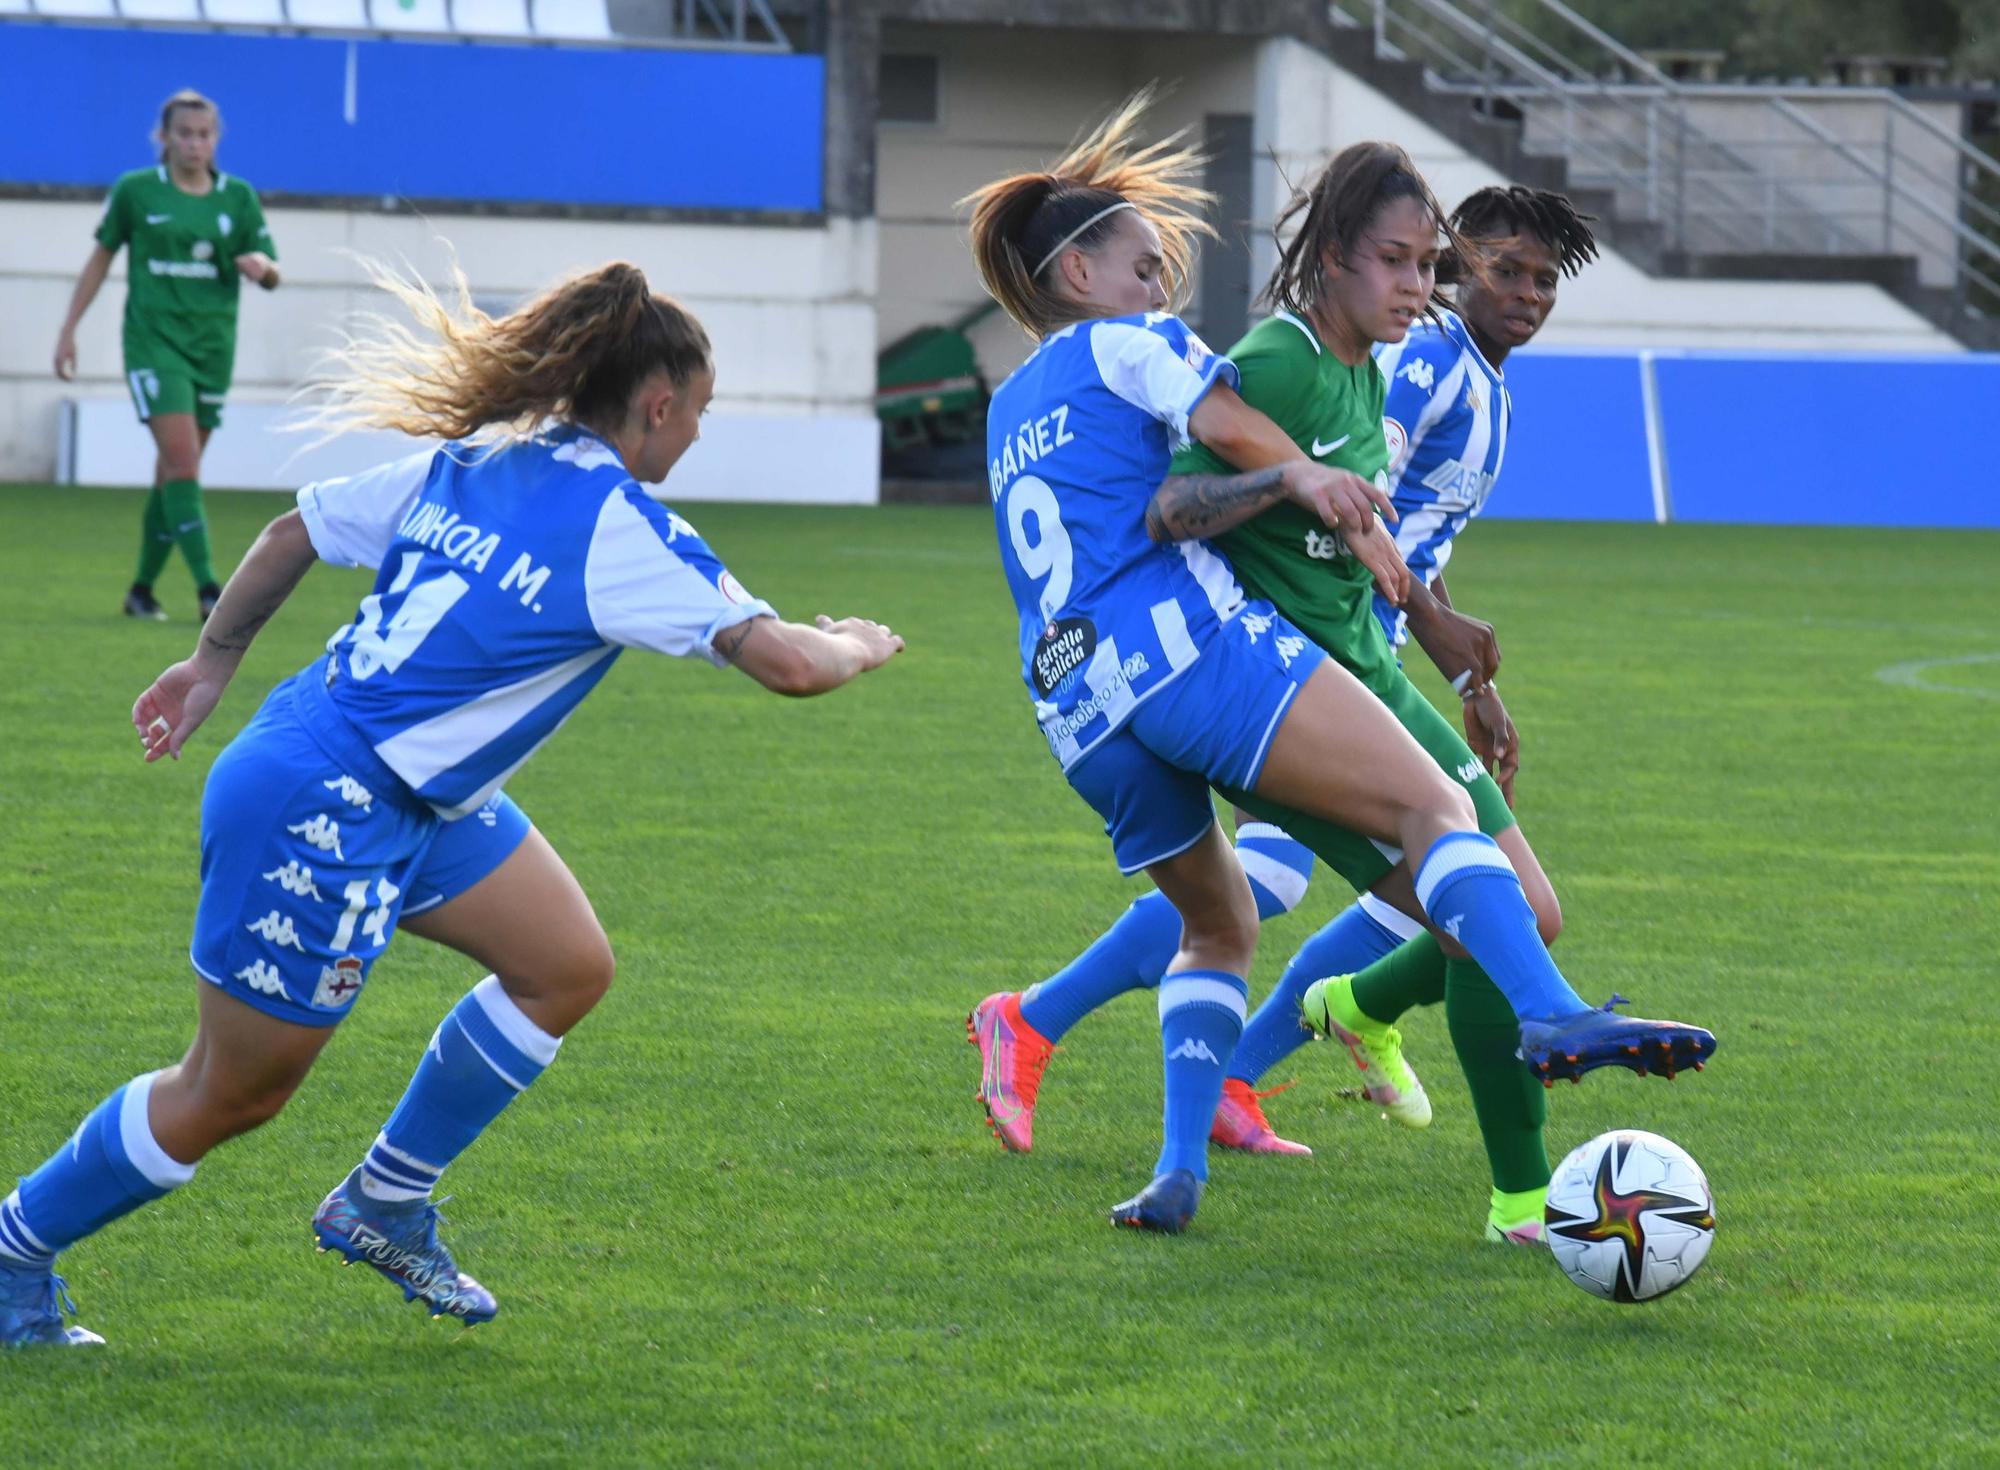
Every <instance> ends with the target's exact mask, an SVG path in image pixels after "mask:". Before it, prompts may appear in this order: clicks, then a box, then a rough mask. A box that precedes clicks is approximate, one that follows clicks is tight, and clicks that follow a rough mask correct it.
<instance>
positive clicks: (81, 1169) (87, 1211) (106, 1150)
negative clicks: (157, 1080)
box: [0, 1072, 195, 1266]
mask: <svg viewBox="0 0 2000 1470" xmlns="http://www.w3.org/2000/svg"><path fill="white" fill-rule="evenodd" d="M157 1075H158V1074H157V1073H153V1072H148V1073H147V1074H146V1075H145V1076H143V1077H135V1078H133V1079H132V1080H131V1081H130V1082H128V1083H126V1084H125V1085H124V1086H123V1087H121V1088H119V1089H118V1090H117V1091H116V1092H114V1093H112V1094H111V1096H110V1097H108V1098H106V1099H105V1100H104V1101H103V1102H102V1103H99V1104H98V1106H97V1111H95V1112H93V1113H92V1114H91V1115H90V1116H89V1117H88V1118H85V1119H84V1120H83V1125H82V1126H81V1127H80V1128H78V1129H77V1130H76V1133H75V1134H74V1135H73V1136H72V1137H71V1138H70V1139H69V1141H68V1142H66V1143H65V1144H63V1146H62V1147H61V1148H59V1149H57V1150H56V1151H55V1154H54V1156H53V1157H51V1158H50V1159H49V1160H48V1162H47V1163H45V1164H43V1165H42V1166H41V1168H39V1169H37V1170H35V1172H34V1173H32V1174H30V1175H28V1176H27V1177H26V1178H25V1179H23V1180H22V1181H21V1183H20V1187H19V1188H17V1189H16V1190H15V1191H14V1192H13V1193H12V1194H10V1195H8V1196H7V1198H6V1200H5V1202H4V1203H0V1256H5V1257H7V1258H8V1259H9V1260H12V1261H14V1262H17V1263H19V1264H22V1265H28V1266H46V1265H48V1264H49V1263H50V1262H51V1261H53V1260H54V1259H55V1257H56V1252H58V1251H60V1250H62V1249H63V1248H64V1247H65V1246H68V1245H70V1244H71V1243H72V1242H75V1241H79V1240H81V1239H83V1237H84V1236H86V1235H89V1234H91V1233H92V1232H93V1231H97V1230H102V1229H103V1228H104V1227H105V1226H106V1225H109V1224H110V1223H111V1222H112V1221H113V1220H116V1219H117V1218H118V1217H119V1216H120V1215H128V1214H130V1213H131V1212H132V1211H134V1210H136V1209H138V1208H139V1206H141V1205H143V1204H148V1203H150V1202H151V1201H153V1200H156V1199H159V1198H160V1197H161V1196H162V1195H164V1194H166V1193H167V1192H168V1191H170V1190H174V1189H178V1188H179V1187H180V1186H181V1185H183V1184H185V1183H187V1182H188V1180H190V1179H192V1178H194V1169H195V1166H194V1165H193V1164H183V1163H179V1162H178V1161H176V1160H174V1159H171V1158H169V1157H167V1154H166V1151H165V1150H164V1149H162V1148H161V1147H160V1145H159V1143H158V1141H157V1140H156V1139H154V1137H153V1128H152V1124H151V1123H150V1122H149V1121H148V1119H147V1116H146V1110H147V1108H148V1106H149V1105H150V1102H151V1099H152V1094H153V1078H154V1077H155V1076H157Z"/></svg>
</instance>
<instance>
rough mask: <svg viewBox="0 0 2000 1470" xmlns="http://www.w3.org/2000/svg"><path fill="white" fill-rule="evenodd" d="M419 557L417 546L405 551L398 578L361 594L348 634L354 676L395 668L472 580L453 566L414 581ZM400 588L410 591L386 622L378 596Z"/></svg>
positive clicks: (369, 675) (421, 556)
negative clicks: (384, 588) (384, 589)
mask: <svg viewBox="0 0 2000 1470" xmlns="http://www.w3.org/2000/svg"><path fill="white" fill-rule="evenodd" d="M423 559H424V554H423V553H422V552H421V551H406V552H404V553H403V564H402V566H400V567H398V568H397V569H396V580H395V581H393V582H391V583H390V584H389V590H388V591H387V592H386V593H383V592H371V593H369V594H368V595H367V596H366V597H364V598H362V599H361V608H360V616H358V617H357V618H355V620H354V624H353V627H352V628H350V629H349V631H348V639H347V641H348V652H347V668H348V671H349V672H350V673H351V674H353V675H354V677H355V678H357V679H369V678H372V677H373V676H374V675H375V673H376V672H377V671H378V670H381V669H387V670H388V671H389V672H390V673H392V674H393V673H395V672H396V670H397V669H399V668H401V667H402V666H403V661H404V660H405V659H407V658H408V657H409V656H410V655H411V654H413V653H415V652H416V651H417V646H418V645H419V644H420V643H422V642H423V641H424V639H426V638H428V637H429V636H430V634H431V630H432V629H433V628H435V627H437V625H438V624H439V623H440V622H442V621H443V619H444V615H445V614H446V613H448V612H450V611H451V609H452V605H453V604H454V603H456V602H457V601H458V600H459V598H461V597H463V596H465V594H466V592H467V591H468V590H469V588H470V586H471V584H470V583H469V582H467V581H466V580H465V578H463V577H461V576H460V575H459V574H458V573H457V572H445V573H444V574H443V575H441V576H436V577H432V578H431V579H430V580H429V581H427V582H419V583H417V585H416V586H414V587H412V586H411V585H410V583H411V582H412V581H413V580H414V579H415V577H416V575H417V566H418V564H419V563H420V562H422V561H423ZM404 593H407V594H408V596H404V597H403V602H402V606H400V607H398V608H397V609H396V611H395V612H394V613H392V614H390V616H389V621H388V624H387V626H386V627H385V626H384V625H383V622H382V599H383V598H384V597H397V596H402V595H403V594H404ZM336 641H337V640H336Z"/></svg>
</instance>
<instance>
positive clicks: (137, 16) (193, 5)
mask: <svg viewBox="0 0 2000 1470" xmlns="http://www.w3.org/2000/svg"><path fill="white" fill-rule="evenodd" d="M118 13H119V14H120V15H121V16H123V17H124V18H125V19H126V20H177V21H198V20H201V19H202V18H203V16H202V13H201V0H118Z"/></svg>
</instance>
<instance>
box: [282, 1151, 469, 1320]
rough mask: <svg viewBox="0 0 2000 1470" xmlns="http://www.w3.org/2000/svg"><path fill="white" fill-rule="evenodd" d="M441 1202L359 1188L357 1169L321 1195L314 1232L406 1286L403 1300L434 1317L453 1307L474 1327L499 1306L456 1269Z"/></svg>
mask: <svg viewBox="0 0 2000 1470" xmlns="http://www.w3.org/2000/svg"><path fill="white" fill-rule="evenodd" d="M437 1228H438V1212H437V1206H436V1205H434V1204H432V1203H431V1202H430V1201H429V1200H427V1199H419V1200H410V1201H407V1202H398V1203H393V1204H392V1203H389V1202H387V1201H384V1200H377V1199H370V1198H368V1196H367V1195H365V1194H363V1193H362V1192H361V1171H360V1170H359V1169H356V1170H355V1171H354V1172H353V1173H352V1174H349V1175H348V1176H347V1178H345V1179H344V1180H342V1181H341V1182H340V1183H339V1184H338V1185H336V1186H335V1187H334V1190H333V1193H331V1194H329V1195H328V1196H327V1197H326V1198H325V1199H323V1200H321V1201H320V1204H319V1209H318V1211H317V1212H315V1213H314V1215H313V1237H314V1239H316V1240H317V1241H318V1242H319V1248H320V1251H321V1253H322V1254H324V1253H325V1252H327V1251H338V1252H340V1254H341V1255H343V1256H345V1257H346V1258H347V1260H346V1264H348V1265H350V1266H352V1265H353V1264H354V1263H355V1262H356V1261H360V1262H361V1263H362V1264H364V1265H368V1266H373V1267H374V1268H375V1269H376V1270H377V1271H380V1272H381V1273H382V1274H383V1275H384V1276H386V1277H388V1278H389V1279H390V1280H391V1281H393V1282H395V1283H396V1285H398V1286H400V1287H402V1288H403V1300H404V1301H418V1302H422V1303H423V1304H424V1306H425V1307H426V1308H428V1309H429V1311H430V1314H431V1317H432V1318H433V1319H436V1318H438V1317H442V1316H444V1315H445V1314H447V1313H449V1314H450V1315H452V1316H454V1317H456V1318H458V1319H459V1320H460V1321H462V1322H463V1323H465V1325H466V1326H467V1327H476V1326H478V1325H479V1324H480V1323H481V1322H491V1321H492V1320H493V1317H494V1314H495V1313H497V1312H498V1311H499V1310H500V1307H499V1304H498V1303H496V1302H495V1301H494V1300H493V1293H492V1292H490V1291H488V1290H487V1289H486V1288H485V1287H483V1286H481V1285H480V1284H479V1283H478V1282H477V1281H474V1280H473V1279H472V1278H471V1277H470V1276H467V1275H466V1274H465V1273H464V1272H462V1271H460V1270H459V1269H458V1265H457V1263H456V1262H454V1261H453V1260H452V1258H451V1252H450V1251H448V1250H446V1249H445V1248H444V1245H443V1243H442V1242H441V1241H439V1240H438V1234H437Z"/></svg>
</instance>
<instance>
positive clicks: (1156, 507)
mask: <svg viewBox="0 0 2000 1470" xmlns="http://www.w3.org/2000/svg"><path fill="white" fill-rule="evenodd" d="M1283 480H1284V469H1283V467H1282V466H1279V465H1272V466H1270V467H1269V468H1268V469H1261V470H1251V471H1250V472H1249V473H1248V474H1242V475H1174V476H1171V477H1170V478H1169V479H1168V480H1167V482H1166V483H1165V484H1164V485H1162V486H1160V488H1159V490H1158V492H1157V493H1156V494H1155V495H1154V496H1153V498H1152V499H1151V500H1150V501H1148V502H1147V503H1146V534H1147V535H1149V536H1151V537H1152V538H1153V539H1154V540H1155V541H1192V540H1195V539H1197V538H1199V537H1202V536H1214V535H1218V534H1220V533H1221V532H1223V531H1227V530H1229V529H1230V528H1231V527H1232V526H1239V525H1241V524H1242V523H1243V522H1245V521H1247V520H1249V519H1250V517H1251V516H1253V515H1255V514H1257V512H1258V511H1260V510H1263V509H1264V508H1265V507H1267V506H1269V505H1273V504H1275V503H1276V502H1277V501H1278V500H1279V499H1280V498H1281V497H1282V495H1283V491H1282V488H1281V486H1282V482H1283Z"/></svg>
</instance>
